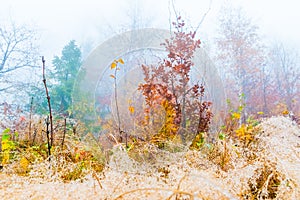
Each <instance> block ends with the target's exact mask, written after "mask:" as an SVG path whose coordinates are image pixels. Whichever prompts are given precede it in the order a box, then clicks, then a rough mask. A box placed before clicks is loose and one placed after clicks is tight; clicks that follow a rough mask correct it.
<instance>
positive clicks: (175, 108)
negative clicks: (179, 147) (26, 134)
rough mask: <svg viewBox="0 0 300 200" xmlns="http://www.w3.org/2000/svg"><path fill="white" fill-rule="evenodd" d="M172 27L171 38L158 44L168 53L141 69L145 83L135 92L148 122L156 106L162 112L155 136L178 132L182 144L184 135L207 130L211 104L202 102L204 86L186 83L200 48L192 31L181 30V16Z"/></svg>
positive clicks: (182, 25) (210, 115) (166, 135)
mask: <svg viewBox="0 0 300 200" xmlns="http://www.w3.org/2000/svg"><path fill="white" fill-rule="evenodd" d="M173 25H174V27H175V29H176V31H175V32H174V36H173V37H171V39H170V40H166V41H165V43H164V44H162V45H163V46H165V49H166V51H167V52H168V57H167V59H164V60H163V62H161V63H160V64H159V65H158V66H145V65H143V66H142V68H143V72H144V76H145V78H144V80H145V83H144V84H141V85H140V86H139V90H140V91H142V94H143V96H144V97H145V101H146V105H147V108H146V109H145V112H146V119H147V121H148V123H153V116H154V112H155V110H156V109H157V108H158V107H162V108H163V109H164V111H165V122H164V125H163V127H162V128H161V129H160V131H159V137H163V138H172V137H173V136H175V135H177V134H178V133H179V134H180V136H181V139H182V141H183V142H185V137H186V135H185V133H192V134H193V136H195V135H196V134H199V133H201V132H206V131H208V126H209V124H210V119H211V117H212V113H211V112H210V110H209V107H210V105H211V103H210V102H207V101H202V98H203V96H204V86H203V85H200V84H199V83H195V84H192V83H191V81H190V70H191V68H192V67H193V66H194V63H193V62H192V58H193V55H194V52H195V51H196V49H197V48H200V40H196V39H195V34H196V32H188V33H186V32H184V31H183V28H184V25H185V23H184V21H183V20H181V17H178V18H177V22H174V23H173ZM151 118H152V119H151Z"/></svg>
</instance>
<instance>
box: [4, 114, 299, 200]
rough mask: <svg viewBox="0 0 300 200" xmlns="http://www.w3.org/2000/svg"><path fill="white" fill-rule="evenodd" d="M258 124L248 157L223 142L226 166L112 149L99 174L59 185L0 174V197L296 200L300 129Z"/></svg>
mask: <svg viewBox="0 0 300 200" xmlns="http://www.w3.org/2000/svg"><path fill="white" fill-rule="evenodd" d="M259 126H260V127H261V131H260V133H259V134H258V135H257V138H258V140H257V143H256V144H255V148H256V152H255V154H253V158H251V159H249V158H250V157H251V156H248V159H242V157H244V156H245V155H241V153H240V152H241V151H239V148H240V147H239V146H235V145H234V144H228V146H229V145H230V146H234V148H235V149H236V150H235V149H234V148H230V149H231V153H230V155H231V156H230V161H228V166H227V167H223V168H222V167H220V164H218V163H216V162H214V159H211V158H209V155H207V154H204V153H203V152H198V151H191V150H186V151H179V152H175V153H170V152H165V151H158V150H152V151H150V150H149V152H150V153H149V152H148V154H147V156H144V157H142V159H144V162H141V161H140V162H137V161H135V160H133V159H131V158H130V157H129V156H128V154H127V153H126V152H124V151H123V150H122V148H121V147H120V146H116V147H115V149H114V151H113V154H112V156H111V157H110V161H109V163H108V164H107V165H106V168H105V169H104V170H103V172H101V173H95V172H90V173H88V174H87V175H86V176H85V177H84V178H82V179H80V180H76V181H70V182H63V181H61V180H59V179H58V178H57V177H56V176H55V174H53V172H52V173H51V170H49V171H48V174H47V172H43V173H44V176H40V177H39V176H37V175H34V174H31V175H30V176H25V177H24V176H17V175H14V174H10V173H9V170H2V172H1V173H0V194H1V196H2V197H1V199H9V200H12V199H18V200H21V199H24V200H25V199H26V200H27V199H253V197H254V198H255V199H300V129H299V126H298V125H297V124H296V123H295V122H292V121H291V120H290V119H289V118H286V117H272V118H268V119H265V120H263V121H262V123H261V124H260V125H259ZM228 148H229V147H228ZM249 148H250V147H249ZM235 152H236V153H235ZM247 153H249V152H247V151H244V152H242V154H247ZM147 159H148V160H147ZM42 168H43V167H42V166H40V169H42ZM44 168H47V167H45V166H44ZM36 171H37V170H36Z"/></svg>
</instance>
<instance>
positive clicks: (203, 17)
mask: <svg viewBox="0 0 300 200" xmlns="http://www.w3.org/2000/svg"><path fill="white" fill-rule="evenodd" d="M211 4H212V0H210V2H209V7H208V9H207V11H206V13H204V15H203V16H202V19H201V20H200V22H199V23H198V26H197V27H196V29H195V32H197V31H198V29H199V27H200V26H201V24H202V23H203V21H204V19H205V18H206V15H207V14H208V13H209V11H210V9H211Z"/></svg>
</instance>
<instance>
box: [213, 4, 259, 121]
mask: <svg viewBox="0 0 300 200" xmlns="http://www.w3.org/2000/svg"><path fill="white" fill-rule="evenodd" d="M219 20H220V21H219V22H220V26H219V37H218V38H217V40H216V41H217V45H218V55H217V60H218V62H219V66H220V68H222V69H223V76H224V77H223V78H224V80H225V81H224V83H225V88H226V91H227V96H228V97H229V98H230V99H231V100H234V99H235V98H236V97H238V96H240V102H239V103H240V105H242V104H244V103H246V105H247V109H245V110H244V111H245V112H250V111H252V112H253V111H256V110H255V109H257V108H259V109H261V108H262V106H259V107H258V105H257V103H256V102H257V100H258V99H262V98H261V87H260V86H261V85H259V81H260V76H261V75H260V74H261V73H263V71H264V70H263V66H264V65H265V51H264V46H263V45H262V42H261V41H262V40H261V39H260V37H259V34H258V27H257V26H256V25H254V24H253V23H252V22H251V19H250V18H248V17H247V16H246V15H245V13H243V10H241V8H233V7H230V5H229V7H223V8H222V10H221V16H220V18H219ZM258 92H259V94H258ZM236 103H238V101H237V102H236ZM261 103H262V102H260V104H261ZM245 115H246V113H243V118H244V117H245Z"/></svg>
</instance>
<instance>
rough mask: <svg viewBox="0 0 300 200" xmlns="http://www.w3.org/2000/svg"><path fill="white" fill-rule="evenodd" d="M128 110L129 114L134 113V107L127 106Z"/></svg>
mask: <svg viewBox="0 0 300 200" xmlns="http://www.w3.org/2000/svg"><path fill="white" fill-rule="evenodd" d="M128 110H129V112H130V114H133V113H134V107H133V106H129V108H128Z"/></svg>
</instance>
